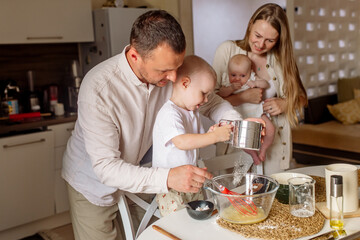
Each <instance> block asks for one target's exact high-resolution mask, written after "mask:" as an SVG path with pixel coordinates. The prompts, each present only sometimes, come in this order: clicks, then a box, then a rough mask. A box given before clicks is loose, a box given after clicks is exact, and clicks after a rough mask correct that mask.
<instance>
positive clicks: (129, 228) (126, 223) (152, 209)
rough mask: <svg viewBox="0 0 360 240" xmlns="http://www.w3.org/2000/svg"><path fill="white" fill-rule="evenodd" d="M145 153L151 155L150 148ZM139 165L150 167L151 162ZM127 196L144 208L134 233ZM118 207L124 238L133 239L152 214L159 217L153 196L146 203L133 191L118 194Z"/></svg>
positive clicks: (144, 226) (140, 231) (143, 228)
mask: <svg viewBox="0 0 360 240" xmlns="http://www.w3.org/2000/svg"><path fill="white" fill-rule="evenodd" d="M146 155H147V156H151V150H150V151H148V153H147V154H146ZM141 166H142V167H151V162H150V161H148V162H147V163H145V164H143V165H141ZM127 198H128V199H130V200H131V201H133V202H134V203H135V204H137V205H138V206H139V207H141V208H142V209H144V210H145V214H144V216H143V218H142V220H141V222H140V225H139V228H138V230H137V232H136V233H135V230H134V225H133V222H132V218H131V213H130V210H129V205H128V199H127ZM118 207H119V212H120V216H119V217H121V220H122V223H123V227H124V231H125V236H126V240H135V239H136V238H137V237H138V236H139V235H140V234H141V233H142V232H143V231H144V230H145V228H146V227H147V226H148V224H149V222H150V219H151V217H152V216H155V217H157V218H160V217H161V215H160V211H159V209H158V204H157V202H156V200H155V197H154V198H153V200H152V201H151V203H148V202H146V201H145V200H144V199H142V198H140V197H139V196H138V195H136V194H134V193H130V192H123V194H121V196H120V200H119V202H118ZM118 222H120V221H118Z"/></svg>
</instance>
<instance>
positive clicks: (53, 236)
mask: <svg viewBox="0 0 360 240" xmlns="http://www.w3.org/2000/svg"><path fill="white" fill-rule="evenodd" d="M21 240H75V238H74V234H73V229H72V225H71V224H67V225H64V226H61V227H58V228H54V229H51V230H49V231H44V232H41V233H39V234H35V235H33V236H30V237H26V238H23V239H21Z"/></svg>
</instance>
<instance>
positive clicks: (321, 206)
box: [316, 201, 360, 219]
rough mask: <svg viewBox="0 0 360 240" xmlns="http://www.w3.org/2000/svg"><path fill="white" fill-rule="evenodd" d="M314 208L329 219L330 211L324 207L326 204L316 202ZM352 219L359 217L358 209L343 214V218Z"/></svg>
mask: <svg viewBox="0 0 360 240" xmlns="http://www.w3.org/2000/svg"><path fill="white" fill-rule="evenodd" d="M359 204H360V201H359ZM359 206H360V205H359ZM316 208H317V209H318V210H319V211H320V212H321V213H322V214H323V215H324V217H325V218H326V219H330V210H329V209H328V208H327V207H326V202H317V203H316ZM353 217H360V208H359V209H358V210H357V211H354V212H348V213H344V218H353Z"/></svg>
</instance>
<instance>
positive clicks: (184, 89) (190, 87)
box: [172, 55, 216, 111]
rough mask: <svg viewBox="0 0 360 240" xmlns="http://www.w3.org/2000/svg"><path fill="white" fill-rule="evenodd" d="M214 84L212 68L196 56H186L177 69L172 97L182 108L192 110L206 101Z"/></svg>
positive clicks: (214, 78)
mask: <svg viewBox="0 0 360 240" xmlns="http://www.w3.org/2000/svg"><path fill="white" fill-rule="evenodd" d="M215 84H216V73H215V71H214V69H213V68H212V67H211V66H210V65H209V64H208V63H207V62H206V61H205V60H204V59H202V58H200V57H198V56H195V55H191V56H187V57H185V59H184V63H183V64H182V65H181V66H180V68H179V69H178V70H177V77H176V82H175V83H174V89H173V96H172V99H175V100H176V101H177V103H179V102H180V103H181V104H180V105H181V107H182V108H184V109H186V110H191V111H193V110H195V109H197V108H198V107H199V106H201V105H202V104H204V103H206V102H207V101H208V96H209V94H210V93H211V92H212V91H214V88H215Z"/></svg>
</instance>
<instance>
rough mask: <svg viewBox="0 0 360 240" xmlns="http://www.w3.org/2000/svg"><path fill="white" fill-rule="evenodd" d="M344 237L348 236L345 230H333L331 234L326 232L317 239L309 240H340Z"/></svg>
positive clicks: (311, 239)
mask: <svg viewBox="0 0 360 240" xmlns="http://www.w3.org/2000/svg"><path fill="white" fill-rule="evenodd" d="M342 236H346V232H345V230H332V231H330V232H326V233H323V234H320V235H318V236H316V237H313V238H310V239H309V240H317V239H321V240H333V239H339V238H340V237H342ZM341 239H345V238H341ZM349 239H354V238H349Z"/></svg>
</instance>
